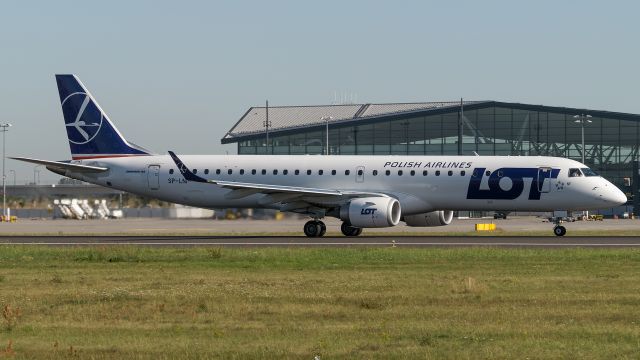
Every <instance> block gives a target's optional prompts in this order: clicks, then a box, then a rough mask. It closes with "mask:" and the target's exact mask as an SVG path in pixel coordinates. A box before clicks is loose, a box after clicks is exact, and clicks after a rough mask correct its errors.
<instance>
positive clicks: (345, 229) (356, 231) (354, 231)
mask: <svg viewBox="0 0 640 360" xmlns="http://www.w3.org/2000/svg"><path fill="white" fill-rule="evenodd" d="M340 230H341V231H342V233H343V234H344V236H358V235H360V234H362V228H357V227H353V226H351V225H349V224H347V223H346V222H343V223H342V225H341V226H340Z"/></svg>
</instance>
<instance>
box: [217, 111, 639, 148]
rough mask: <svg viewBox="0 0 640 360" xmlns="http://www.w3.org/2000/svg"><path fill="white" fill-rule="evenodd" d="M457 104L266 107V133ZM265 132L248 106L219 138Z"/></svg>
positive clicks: (262, 118) (260, 116)
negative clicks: (267, 108)
mask: <svg viewBox="0 0 640 360" xmlns="http://www.w3.org/2000/svg"><path fill="white" fill-rule="evenodd" d="M462 105H463V107H464V109H469V110H473V109H479V108H485V107H490V106H500V107H507V108H514V109H522V110H529V111H548V112H557V113H564V114H590V115H592V116H599V117H607V118H613V119H623V120H636V121H640V115H636V114H627V113H618V112H609V111H600V110H588V109H577V108H567V107H554V106H544V105H529V104H520V103H506V102H497V101H464V102H462ZM459 109H460V101H450V102H422V103H390V104H346V105H317V106H275V107H271V106H270V107H269V134H272V133H273V135H274V136H277V135H280V134H284V133H289V132H292V131H294V132H295V131H300V130H303V129H304V130H305V131H316V130H320V129H321V127H324V126H325V124H326V120H328V121H329V125H345V126H346V125H352V124H353V123H354V122H357V123H361V122H365V123H367V122H370V121H371V122H375V121H378V120H386V119H388V118H389V117H393V118H397V117H405V116H406V117H410V116H416V115H423V114H424V115H429V114H433V113H450V112H457V111H459ZM265 132H266V108H265V107H264V106H263V107H251V108H249V110H247V112H246V113H245V114H244V115H243V116H242V117H241V118H240V120H238V122H236V124H235V125H234V126H233V127H232V128H231V130H229V131H228V132H227V133H226V134H225V136H224V137H223V138H222V139H221V142H222V143H223V144H228V143H235V142H239V141H243V140H248V139H254V138H258V137H262V136H264V135H265Z"/></svg>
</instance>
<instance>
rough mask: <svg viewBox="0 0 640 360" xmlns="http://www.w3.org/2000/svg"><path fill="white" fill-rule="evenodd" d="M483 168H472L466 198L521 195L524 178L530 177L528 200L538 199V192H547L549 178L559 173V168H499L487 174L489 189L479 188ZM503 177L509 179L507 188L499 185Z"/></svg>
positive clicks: (555, 176)
mask: <svg viewBox="0 0 640 360" xmlns="http://www.w3.org/2000/svg"><path fill="white" fill-rule="evenodd" d="M485 170H486V168H475V169H474V170H473V175H472V176H471V180H470V181H469V188H468V190H467V199H474V200H513V199H516V198H518V197H519V196H520V195H522V192H523V190H524V185H525V184H524V179H531V186H530V188H529V200H540V194H541V193H542V192H548V190H546V189H547V188H548V187H549V184H550V182H551V179H556V178H557V177H558V174H559V173H560V169H541V168H501V169H497V170H495V171H494V172H493V173H491V175H489V178H488V181H487V183H488V185H489V189H480V185H481V183H482V179H483V177H484V176H485ZM503 178H508V179H510V180H511V187H510V188H509V189H503V188H502V187H500V180H501V179H503Z"/></svg>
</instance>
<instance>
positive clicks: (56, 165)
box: [9, 157, 109, 173]
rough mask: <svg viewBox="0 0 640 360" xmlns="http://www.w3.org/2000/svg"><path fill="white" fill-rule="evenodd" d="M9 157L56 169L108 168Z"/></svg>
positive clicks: (88, 171)
mask: <svg viewBox="0 0 640 360" xmlns="http://www.w3.org/2000/svg"><path fill="white" fill-rule="evenodd" d="M9 159H13V160H18V161H25V162H29V163H33V164H38V165H44V166H46V167H47V168H53V169H58V170H70V171H74V172H80V173H83V172H84V173H95V172H104V171H107V170H109V168H106V167H99V166H89V165H80V164H71V163H68V162H63V161H50V160H40V159H32V158H26V157H9Z"/></svg>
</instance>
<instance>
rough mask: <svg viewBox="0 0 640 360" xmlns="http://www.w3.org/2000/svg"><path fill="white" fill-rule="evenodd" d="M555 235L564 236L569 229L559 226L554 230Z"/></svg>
mask: <svg viewBox="0 0 640 360" xmlns="http://www.w3.org/2000/svg"><path fill="white" fill-rule="evenodd" d="M553 233H554V234H555V235H556V236H564V234H566V233H567V229H566V228H565V227H564V226H562V225H558V226H556V227H554V228H553Z"/></svg>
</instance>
